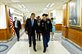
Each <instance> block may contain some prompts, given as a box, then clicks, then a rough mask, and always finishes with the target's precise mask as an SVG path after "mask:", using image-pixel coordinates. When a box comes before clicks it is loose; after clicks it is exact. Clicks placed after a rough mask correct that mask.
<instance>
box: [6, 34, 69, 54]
mask: <svg viewBox="0 0 82 54" xmlns="http://www.w3.org/2000/svg"><path fill="white" fill-rule="evenodd" d="M27 40H28V36H27V35H26V34H25V33H24V34H23V36H22V37H21V38H20V41H19V42H16V43H15V44H14V46H13V47H12V48H11V49H10V50H9V51H8V53H7V54H11V53H12V54H43V43H42V41H37V52H34V51H33V49H32V47H31V48H29V46H28V41H27ZM45 54H70V52H69V51H68V50H67V49H66V48H65V47H64V46H62V44H61V43H60V42H59V41H55V40H54V41H50V42H49V47H48V48H47V51H46V53H45Z"/></svg>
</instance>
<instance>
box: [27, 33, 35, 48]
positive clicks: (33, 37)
mask: <svg viewBox="0 0 82 54" xmlns="http://www.w3.org/2000/svg"><path fill="white" fill-rule="evenodd" d="M28 36H29V45H30V46H31V45H32V42H33V48H34V49H35V47H36V39H35V34H32V35H28Z"/></svg>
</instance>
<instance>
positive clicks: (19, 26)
mask: <svg viewBox="0 0 82 54" xmlns="http://www.w3.org/2000/svg"><path fill="white" fill-rule="evenodd" d="M13 25H14V29H15V21H14V22H13ZM17 27H18V28H17V29H19V30H20V29H21V23H20V21H19V20H17Z"/></svg>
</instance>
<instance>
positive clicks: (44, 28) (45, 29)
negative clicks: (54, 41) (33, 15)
mask: <svg viewBox="0 0 82 54" xmlns="http://www.w3.org/2000/svg"><path fill="white" fill-rule="evenodd" d="M42 17H43V19H42V20H41V22H40V27H41V32H42V36H43V45H44V50H43V53H45V52H46V48H47V47H48V42H49V40H50V32H51V29H52V24H51V20H50V19H48V18H47V17H48V14H43V15H42Z"/></svg>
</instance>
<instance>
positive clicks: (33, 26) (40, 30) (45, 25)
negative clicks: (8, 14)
mask: <svg viewBox="0 0 82 54" xmlns="http://www.w3.org/2000/svg"><path fill="white" fill-rule="evenodd" d="M17 22H18V23H17V24H18V26H19V27H18V26H16V25H15V24H16V21H15V22H14V28H15V31H16V33H17V37H18V41H19V32H17V31H19V30H20V28H21V27H20V22H19V21H17ZM18 28H19V29H18ZM51 31H52V23H51V20H50V19H48V14H43V15H42V19H40V16H38V17H37V19H35V13H32V14H31V16H30V18H28V19H27V20H26V24H25V32H26V34H28V38H29V47H31V46H32V43H33V49H34V51H35V52H36V51H37V50H36V38H35V34H37V40H39V41H40V40H41V39H40V34H42V37H43V47H44V50H43V52H44V53H45V52H46V49H47V47H48V42H49V40H50V32H51Z"/></svg>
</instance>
